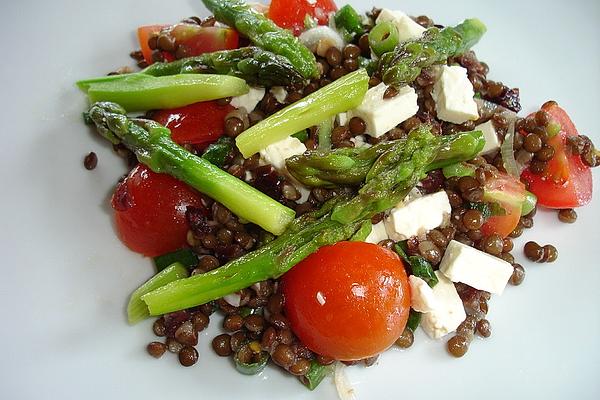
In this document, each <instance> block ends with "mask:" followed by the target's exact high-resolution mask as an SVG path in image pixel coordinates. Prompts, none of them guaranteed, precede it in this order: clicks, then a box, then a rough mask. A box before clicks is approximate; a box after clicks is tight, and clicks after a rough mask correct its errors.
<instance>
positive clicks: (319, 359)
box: [316, 354, 335, 365]
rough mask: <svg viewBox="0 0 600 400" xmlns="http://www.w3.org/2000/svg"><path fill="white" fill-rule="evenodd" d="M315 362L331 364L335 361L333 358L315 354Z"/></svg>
mask: <svg viewBox="0 0 600 400" xmlns="http://www.w3.org/2000/svg"><path fill="white" fill-rule="evenodd" d="M316 360H317V362H318V363H319V364H321V365H331V364H333V363H334V362H335V360H334V359H333V358H331V357H327V356H323V355H321V354H318V355H317V358H316Z"/></svg>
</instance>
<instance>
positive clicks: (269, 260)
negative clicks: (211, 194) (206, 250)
mask: <svg viewBox="0 0 600 400" xmlns="http://www.w3.org/2000/svg"><path fill="white" fill-rule="evenodd" d="M436 142H439V139H438V138H437V137H435V136H433V135H432V134H431V133H430V132H428V131H426V130H417V131H415V132H413V133H412V134H411V135H409V138H408V139H407V140H406V142H405V147H406V148H405V149H403V148H398V149H395V151H396V152H397V153H398V154H397V155H394V154H389V155H388V153H384V156H386V155H387V157H382V159H381V161H380V163H379V164H378V165H377V168H378V170H381V171H383V173H382V175H384V176H385V179H375V178H372V177H371V178H370V180H369V182H367V183H366V184H365V187H367V188H368V190H367V191H366V192H363V193H359V195H358V196H357V197H355V198H350V199H349V198H345V197H343V196H340V197H337V198H334V199H332V200H330V201H329V202H327V203H325V205H324V206H323V207H322V208H321V209H320V210H318V211H315V212H313V213H309V214H305V215H303V216H301V217H299V218H297V219H296V220H294V222H293V223H292V224H291V225H290V227H289V228H288V230H287V231H286V232H285V233H284V234H283V235H281V236H279V237H278V238H276V239H275V240H273V241H271V242H269V243H267V244H266V245H264V246H263V247H261V248H259V249H258V250H255V251H253V252H251V253H248V254H246V255H244V256H242V257H240V258H238V259H236V260H233V261H231V262H229V263H227V264H225V265H224V266H222V267H220V268H217V269H215V270H212V271H210V272H207V273H205V274H199V275H195V276H192V277H190V278H187V279H182V280H179V281H175V282H172V283H170V284H168V285H165V286H163V287H161V288H158V289H156V290H155V291H153V292H150V293H148V294H146V295H144V297H143V298H142V300H143V301H144V302H145V303H146V305H147V306H148V309H149V312H150V314H152V315H159V314H164V313H167V312H171V311H175V310H181V309H184V308H188V307H193V306H196V305H199V304H203V303H206V302H208V301H211V300H214V299H217V298H219V297H222V296H225V295H227V294H229V293H232V292H235V291H237V290H240V289H243V288H245V287H248V286H250V285H252V284H253V283H255V282H259V281H262V280H265V279H269V278H277V277H279V276H281V275H282V274H283V273H285V272H286V271H288V270H289V269H290V268H292V267H293V266H294V265H296V264H297V263H298V262H300V261H301V260H303V259H304V258H305V257H307V256H308V255H310V254H311V253H313V252H315V251H316V250H318V249H319V248H320V247H321V246H325V245H328V244H333V243H336V242H339V241H342V240H348V239H350V238H352V237H353V236H354V235H355V234H356V233H357V232H359V231H360V230H361V228H363V227H364V222H365V221H370V218H371V216H373V215H374V214H376V213H377V212H379V211H382V207H387V205H389V204H391V203H393V202H395V201H396V202H397V201H400V200H401V198H402V197H403V195H402V192H403V191H407V190H410V189H411V188H412V185H414V183H416V181H417V179H418V178H419V177H421V176H422V175H423V174H424V171H425V168H426V166H427V164H428V163H429V162H430V160H431V159H432V158H434V156H435V154H436V152H437V150H438V147H439V144H438V146H436ZM425 144H427V146H425V147H421V146H422V145H425ZM388 163H389V164H388ZM396 170H397V171H398V172H393V171H396ZM402 179H403V180H402ZM375 192H379V194H376V193H375ZM394 204H395V203H394ZM392 205H393V204H392ZM341 217H344V218H341ZM342 219H343V220H344V221H343V222H341V221H342Z"/></svg>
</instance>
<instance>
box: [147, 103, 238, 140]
mask: <svg viewBox="0 0 600 400" xmlns="http://www.w3.org/2000/svg"><path fill="white" fill-rule="evenodd" d="M233 110H235V108H234V107H233V106H231V105H229V104H226V105H219V104H217V102H216V101H203V102H201V103H195V104H190V105H189V106H184V107H179V108H172V109H168V110H158V111H155V112H154V113H153V114H152V119H154V120H155V121H156V122H158V123H160V124H161V125H164V126H166V127H167V128H169V129H170V130H171V138H172V139H173V140H174V141H175V142H176V143H178V144H181V145H183V144H194V145H198V146H199V147H204V146H207V145H209V144H210V143H213V142H216V141H217V139H218V138H219V137H221V136H223V133H224V132H225V116H227V114H229V113H230V112H231V111H233Z"/></svg>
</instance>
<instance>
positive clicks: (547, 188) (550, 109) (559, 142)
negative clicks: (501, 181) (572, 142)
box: [521, 103, 593, 208]
mask: <svg viewBox="0 0 600 400" xmlns="http://www.w3.org/2000/svg"><path fill="white" fill-rule="evenodd" d="M542 110H544V111H546V112H547V113H548V114H550V117H551V121H552V122H554V123H558V124H559V125H560V132H559V133H558V134H557V135H555V136H554V137H552V138H550V139H549V140H548V142H547V143H548V144H549V145H550V146H552V147H553V148H554V157H553V158H552V159H551V160H550V161H549V162H548V168H547V170H546V172H545V173H544V174H543V175H537V174H534V173H533V172H531V170H530V169H529V168H527V169H525V170H524V171H523V173H522V175H521V179H523V180H524V181H526V182H527V183H528V184H529V191H531V192H532V193H533V194H535V195H536V196H537V198H538V204H540V205H542V206H544V207H548V208H573V207H580V206H583V205H586V204H587V203H589V202H590V200H591V199H592V187H593V183H592V171H591V170H590V167H588V166H587V165H585V164H584V163H583V161H581V157H580V156H579V155H576V154H571V153H569V151H568V150H567V144H566V143H567V138H568V137H569V136H575V135H578V132H577V128H575V125H574V124H573V121H571V118H569V116H568V115H567V113H566V112H565V110H563V109H562V108H560V107H559V106H558V105H557V104H556V103H546V104H544V105H543V106H542Z"/></svg>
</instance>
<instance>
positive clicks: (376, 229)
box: [365, 221, 388, 244]
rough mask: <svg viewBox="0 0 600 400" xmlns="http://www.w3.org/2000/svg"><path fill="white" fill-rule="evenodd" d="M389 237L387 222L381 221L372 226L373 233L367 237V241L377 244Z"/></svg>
mask: <svg viewBox="0 0 600 400" xmlns="http://www.w3.org/2000/svg"><path fill="white" fill-rule="evenodd" d="M387 238H388V235H387V232H386V230H385V224H384V223H383V221H380V222H378V223H376V224H375V225H373V226H372V227H371V233H369V236H367V237H366V239H365V242H367V243H374V244H377V243H379V242H381V241H382V240H386V239H387Z"/></svg>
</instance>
